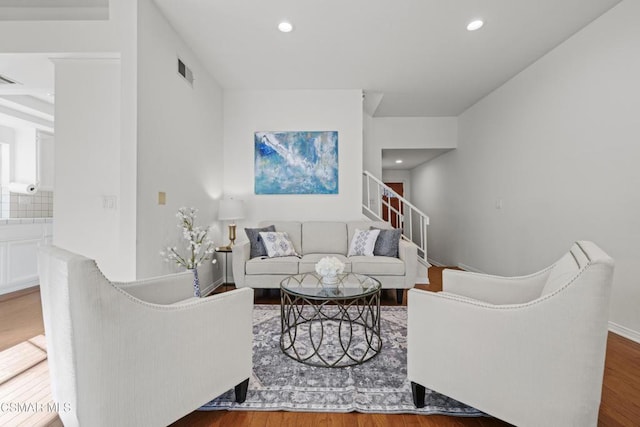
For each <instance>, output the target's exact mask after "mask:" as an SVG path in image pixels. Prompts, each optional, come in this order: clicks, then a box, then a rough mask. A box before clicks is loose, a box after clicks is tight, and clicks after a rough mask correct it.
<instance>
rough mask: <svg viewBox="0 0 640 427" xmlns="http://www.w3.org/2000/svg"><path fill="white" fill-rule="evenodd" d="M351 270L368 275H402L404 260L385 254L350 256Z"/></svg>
mask: <svg viewBox="0 0 640 427" xmlns="http://www.w3.org/2000/svg"><path fill="white" fill-rule="evenodd" d="M349 260H350V261H351V272H352V273H359V274H366V275H368V276H375V275H381V276H404V272H405V268H404V262H403V261H402V260H400V259H398V258H392V257H386V256H376V257H371V256H353V257H350V258H349Z"/></svg>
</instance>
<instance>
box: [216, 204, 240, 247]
mask: <svg viewBox="0 0 640 427" xmlns="http://www.w3.org/2000/svg"><path fill="white" fill-rule="evenodd" d="M242 218H244V203H243V202H242V200H234V199H222V200H220V210H219V211H218V219H219V220H220V221H231V224H229V244H228V245H227V246H223V247H222V249H229V250H230V249H231V248H232V247H233V242H235V240H236V224H235V222H234V220H236V219H242Z"/></svg>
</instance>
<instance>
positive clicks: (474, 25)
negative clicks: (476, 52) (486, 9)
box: [467, 19, 484, 31]
mask: <svg viewBox="0 0 640 427" xmlns="http://www.w3.org/2000/svg"><path fill="white" fill-rule="evenodd" d="M483 25H484V22H483V21H482V19H474V20H473V21H471V22H469V24H468V25H467V30H469V31H475V30H479V29H480V28H482V26H483Z"/></svg>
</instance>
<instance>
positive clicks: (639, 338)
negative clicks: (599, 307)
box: [609, 322, 640, 343]
mask: <svg viewBox="0 0 640 427" xmlns="http://www.w3.org/2000/svg"><path fill="white" fill-rule="evenodd" d="M609 331H611V332H613V333H614V334H616V335H620V336H622V337H625V338H627V339H630V340H631V341H635V342H637V343H640V332H638V331H634V330H633V329H629V328H627V327H625V326H621V325H618V324H617V323H614V322H609Z"/></svg>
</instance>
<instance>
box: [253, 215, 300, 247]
mask: <svg viewBox="0 0 640 427" xmlns="http://www.w3.org/2000/svg"><path fill="white" fill-rule="evenodd" d="M270 224H273V225H274V227H276V231H285V232H286V233H287V234H288V235H289V239H290V240H291V243H293V247H294V249H295V250H296V252H297V253H299V254H302V253H303V252H302V223H300V222H298V221H260V222H259V223H258V227H266V226H268V225H270Z"/></svg>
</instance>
